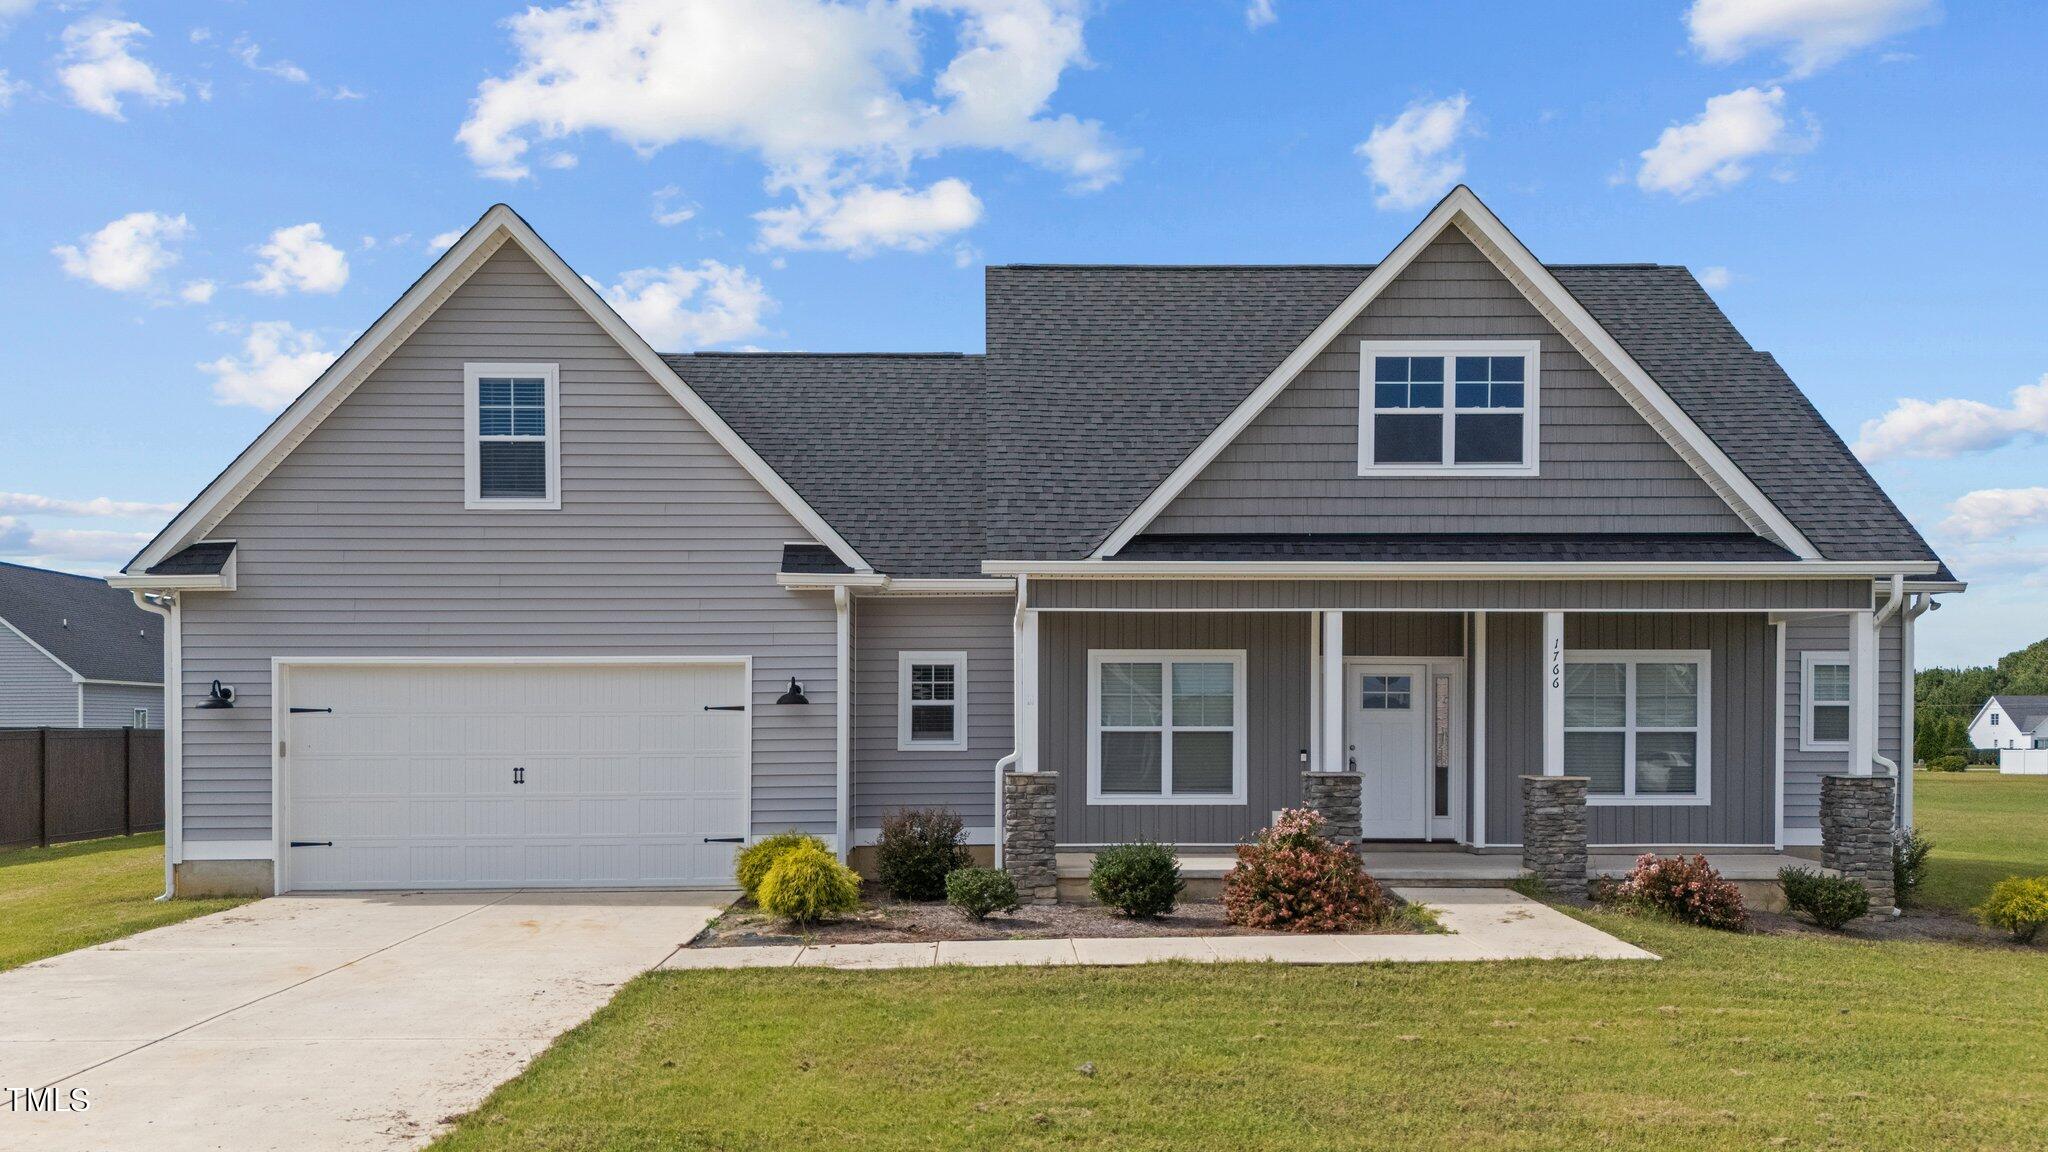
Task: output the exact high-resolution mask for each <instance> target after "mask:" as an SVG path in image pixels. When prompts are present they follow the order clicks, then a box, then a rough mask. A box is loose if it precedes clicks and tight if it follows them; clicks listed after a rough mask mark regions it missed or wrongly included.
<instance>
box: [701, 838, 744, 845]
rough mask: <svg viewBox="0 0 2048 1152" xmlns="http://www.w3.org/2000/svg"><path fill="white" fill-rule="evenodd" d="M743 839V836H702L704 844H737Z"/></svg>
mask: <svg viewBox="0 0 2048 1152" xmlns="http://www.w3.org/2000/svg"><path fill="white" fill-rule="evenodd" d="M745 840H746V837H745V836H706V837H705V838H704V842H705V843H706V844H739V843H742V842H744V841H745Z"/></svg>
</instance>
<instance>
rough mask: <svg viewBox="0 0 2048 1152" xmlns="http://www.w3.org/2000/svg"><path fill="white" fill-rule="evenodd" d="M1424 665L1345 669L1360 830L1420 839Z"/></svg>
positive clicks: (1425, 756) (1424, 823) (1423, 830)
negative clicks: (1357, 786) (1356, 776)
mask: <svg viewBox="0 0 2048 1152" xmlns="http://www.w3.org/2000/svg"><path fill="white" fill-rule="evenodd" d="M1428 673H1429V669H1428V667H1427V666H1426V665H1422V664H1379V663H1374V664H1352V665H1349V666H1348V667H1347V668H1346V669H1345V683H1346V685H1347V687H1348V691H1347V693H1346V695H1347V696H1348V697H1349V700H1350V705H1349V711H1350V723H1349V725H1348V728H1347V731H1346V733H1345V741H1346V744H1347V747H1346V754H1347V755H1348V756H1349V758H1350V766H1351V768H1352V770H1353V771H1355V772H1357V773H1358V774H1359V775H1360V776H1361V777H1362V779H1361V780H1360V781H1359V809H1360V813H1361V816H1362V820H1361V823H1360V830H1359V831H1360V835H1361V836H1362V837H1363V838H1364V839H1367V840H1420V839H1422V838H1423V837H1425V836H1427V835H1428V834H1429V828H1428V809H1427V808H1426V806H1425V801H1426V797H1427V789H1426V786H1425V781H1426V780H1427V767H1428V762H1429V728H1428V724H1427V722H1426V717H1427V715H1428V712H1429V675H1428Z"/></svg>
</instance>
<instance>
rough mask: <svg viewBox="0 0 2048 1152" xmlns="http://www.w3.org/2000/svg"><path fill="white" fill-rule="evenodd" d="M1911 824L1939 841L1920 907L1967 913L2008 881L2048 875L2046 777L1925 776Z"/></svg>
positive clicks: (1916, 784) (1919, 780) (1916, 787)
mask: <svg viewBox="0 0 2048 1152" xmlns="http://www.w3.org/2000/svg"><path fill="white" fill-rule="evenodd" d="M1913 822H1914V824H1915V826H1917V827H1918V828H1919V829H1920V830H1921V831H1922V832H1924V833H1926V834H1927V836H1928V838H1929V839H1931V840H1933V841H1934V854H1933V855H1932V856H1931V857H1929V865H1928V875H1927V882H1926V885H1925V888H1924V890H1923V891H1922V893H1921V894H1920V896H1919V898H1918V900H1917V903H1919V904H1921V905H1924V906H1926V907H1929V908H1953V909H1957V910H1967V909H1969V908H1971V907H1973V906H1975V905H1976V904H1978V903H1980V902H1982V901H1983V899H1984V896H1985V894H1986V893H1988V892H1990V891H1991V886H1992V885H1993V884H1996V883H1998V882H1999V881H2000V880H2003V879H2005V878H2006V877H2007V876H2048V776H2000V775H1998V774H1996V773H1993V772H1922V773H1920V774H1919V775H1917V776H1915V777H1913Z"/></svg>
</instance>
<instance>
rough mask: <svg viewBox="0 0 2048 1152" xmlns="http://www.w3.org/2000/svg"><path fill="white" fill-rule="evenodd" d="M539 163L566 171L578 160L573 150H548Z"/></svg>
mask: <svg viewBox="0 0 2048 1152" xmlns="http://www.w3.org/2000/svg"><path fill="white" fill-rule="evenodd" d="M541 163H542V164H544V165H546V166H547V167H549V168H553V169H556V170H558V171H567V170H568V169H571V168H574V167H575V166H576V165H577V164H578V163H580V161H578V160H577V159H576V154H575V153H574V152H550V153H548V154H547V158H546V159H544V160H542V161H541Z"/></svg>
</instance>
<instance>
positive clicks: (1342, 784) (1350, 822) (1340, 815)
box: [1301, 772, 1365, 842]
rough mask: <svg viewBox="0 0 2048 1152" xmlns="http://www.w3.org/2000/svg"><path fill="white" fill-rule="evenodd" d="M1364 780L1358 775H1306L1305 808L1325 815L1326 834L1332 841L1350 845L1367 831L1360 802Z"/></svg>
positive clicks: (1302, 782)
mask: <svg viewBox="0 0 2048 1152" xmlns="http://www.w3.org/2000/svg"><path fill="white" fill-rule="evenodd" d="M1364 779H1365V778H1364V777H1363V776H1360V775H1359V774H1358V773H1356V772H1303V773H1302V774H1301V806H1302V807H1304V808H1313V809H1315V810H1316V811H1317V812H1319V813H1321V814H1322V817H1323V832H1324V834H1325V835H1327V836H1328V837H1329V838H1330V839H1332V840H1341V841H1345V842H1350V841H1353V840H1356V839H1358V837H1359V835H1360V833H1361V832H1363V830H1364V828H1365V824H1364V808H1363V807H1362V806H1361V804H1360V802H1359V790H1360V786H1361V785H1362V784H1363V782H1364Z"/></svg>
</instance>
